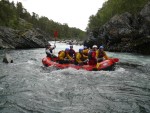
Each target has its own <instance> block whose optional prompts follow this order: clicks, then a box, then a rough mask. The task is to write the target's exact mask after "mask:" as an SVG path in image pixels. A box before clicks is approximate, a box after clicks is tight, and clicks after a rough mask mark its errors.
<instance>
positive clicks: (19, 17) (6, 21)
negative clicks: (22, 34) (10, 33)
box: [0, 0, 85, 40]
mask: <svg viewBox="0 0 150 113" xmlns="http://www.w3.org/2000/svg"><path fill="white" fill-rule="evenodd" d="M0 26H6V27H11V28H14V29H18V30H26V29H31V28H39V29H41V30H43V31H45V32H46V33H48V34H49V36H51V37H53V36H54V31H56V30H57V31H58V37H59V39H60V38H62V39H64V38H66V39H69V38H70V39H81V40H82V39H83V38H84V37H85V32H84V31H82V30H80V29H77V28H70V27H68V25H67V24H63V25H62V24H60V23H58V22H54V21H53V20H49V19H48V18H47V17H44V16H42V17H39V16H38V14H36V13H34V12H33V13H32V15H31V14H30V13H29V12H28V11H27V10H26V9H25V8H24V7H23V5H22V3H21V2H17V4H16V5H15V4H14V2H11V3H10V2H9V0H0Z"/></svg>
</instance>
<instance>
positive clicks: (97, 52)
mask: <svg viewBox="0 0 150 113" xmlns="http://www.w3.org/2000/svg"><path fill="white" fill-rule="evenodd" d="M98 54H99V50H97V51H96V58H98Z"/></svg>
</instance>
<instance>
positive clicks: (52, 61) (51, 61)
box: [42, 57, 119, 71]
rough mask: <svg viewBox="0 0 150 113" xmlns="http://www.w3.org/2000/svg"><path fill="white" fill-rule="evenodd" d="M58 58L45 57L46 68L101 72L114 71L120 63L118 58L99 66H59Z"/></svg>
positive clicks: (43, 60) (105, 61)
mask: <svg viewBox="0 0 150 113" xmlns="http://www.w3.org/2000/svg"><path fill="white" fill-rule="evenodd" d="M56 60H57V58H53V59H51V58H49V57H45V58H43V59H42V63H43V65H44V66H46V67H48V66H55V67H57V68H58V69H64V68H69V67H71V68H75V69H83V70H87V71H100V70H114V69H115V68H114V67H115V64H116V62H118V61H119V59H118V58H110V59H108V60H104V61H102V62H100V63H97V65H93V66H91V65H83V66H79V65H74V64H59V63H58V62H56Z"/></svg>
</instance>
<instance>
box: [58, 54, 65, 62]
mask: <svg viewBox="0 0 150 113" xmlns="http://www.w3.org/2000/svg"><path fill="white" fill-rule="evenodd" d="M64 56H65V52H61V53H60V54H59V55H58V58H59V60H64Z"/></svg>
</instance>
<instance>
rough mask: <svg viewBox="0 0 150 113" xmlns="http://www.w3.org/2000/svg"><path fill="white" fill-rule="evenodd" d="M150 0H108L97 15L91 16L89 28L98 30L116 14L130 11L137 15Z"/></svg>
mask: <svg viewBox="0 0 150 113" xmlns="http://www.w3.org/2000/svg"><path fill="white" fill-rule="evenodd" d="M148 1H150V0H108V1H106V2H105V3H104V4H103V7H102V8H101V9H99V10H98V12H97V14H96V15H92V16H90V18H89V23H88V29H90V31H98V29H99V28H100V27H101V26H102V25H104V24H105V23H106V22H108V21H109V20H110V18H112V17H113V16H114V15H116V14H121V13H124V12H129V13H131V14H133V15H136V14H137V13H139V11H140V10H141V9H142V8H143V7H144V5H145V4H146V3H147V2H148Z"/></svg>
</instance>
